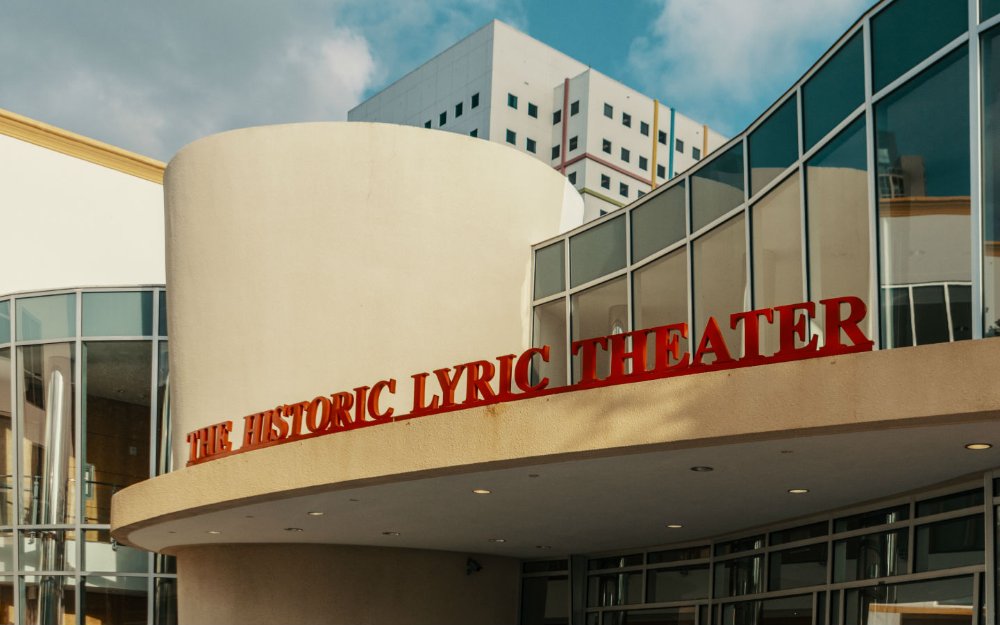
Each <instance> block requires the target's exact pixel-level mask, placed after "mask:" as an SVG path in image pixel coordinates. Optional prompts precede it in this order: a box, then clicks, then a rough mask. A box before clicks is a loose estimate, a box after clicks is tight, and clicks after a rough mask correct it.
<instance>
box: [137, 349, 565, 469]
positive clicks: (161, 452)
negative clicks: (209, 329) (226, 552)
mask: <svg viewBox="0 0 1000 625" xmlns="http://www.w3.org/2000/svg"><path fill="white" fill-rule="evenodd" d="M563 342H564V343H565V340H564V341H563ZM167 345H168V343H167V342H166V341H160V342H159V343H158V344H157V350H158V352H159V353H158V354H157V358H156V362H157V367H156V427H155V432H154V434H155V435H156V440H157V446H156V474H157V475H163V474H164V473H169V472H170V471H171V469H172V467H173V461H172V456H171V452H170V450H171V440H172V438H171V433H170V360H169V358H168V357H167V354H168V352H167Z"/></svg>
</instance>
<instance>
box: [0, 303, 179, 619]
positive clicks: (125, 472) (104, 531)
mask: <svg viewBox="0 0 1000 625" xmlns="http://www.w3.org/2000/svg"><path fill="white" fill-rule="evenodd" d="M166 356H167V334H166V297H165V294H164V292H163V290H162V289H156V288H145V289H143V288H127V289H125V288H123V289H107V290H96V289H94V290H72V291H62V292H49V293H39V294H25V295H19V296H16V297H9V298H6V299H2V300H0V437H2V442H3V452H2V454H0V469H2V470H0V475H2V482H0V622H2V623H23V624H25V625H28V624H38V625H54V624H59V625H63V624H66V623H80V624H84V623H86V624H91V623H93V624H99V623H147V622H148V623H163V624H169V623H175V622H176V607H175V606H176V592H175V588H176V580H175V570H174V566H173V561H172V560H173V559H172V558H169V557H161V556H157V557H155V558H154V557H153V555H152V554H149V553H146V552H143V551H139V550H136V549H132V548H129V547H125V546H123V545H119V544H118V543H116V542H115V541H114V540H113V539H112V538H111V531H110V525H109V523H110V512H111V497H112V496H113V495H114V494H115V493H116V492H118V491H119V490H121V489H123V488H126V487H127V486H129V485H132V484H135V483H137V482H140V481H142V480H145V479H148V478H150V477H152V476H154V475H157V474H158V473H162V472H165V471H167V470H169V468H170V466H169V453H168V452H169V441H166V444H165V445H164V441H163V440H162V438H163V436H162V434H163V433H164V432H167V431H169V401H168V400H167V394H168V389H169V376H168V372H167V358H166Z"/></svg>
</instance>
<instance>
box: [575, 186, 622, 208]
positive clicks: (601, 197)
mask: <svg viewBox="0 0 1000 625" xmlns="http://www.w3.org/2000/svg"><path fill="white" fill-rule="evenodd" d="M580 193H583V194H586V195H592V196H594V197H596V198H597V199H599V200H604V201H605V202H607V203H609V204H614V205H615V206H617V207H618V208H621V207H622V206H625V204H624V203H622V202H619V201H618V200H615V199H613V198H610V197H608V196H606V195H604V194H603V193H598V192H597V191H591V190H590V189H588V188H587V187H583V188H582V189H580Z"/></svg>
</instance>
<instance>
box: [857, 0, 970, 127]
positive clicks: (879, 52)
mask: <svg viewBox="0 0 1000 625" xmlns="http://www.w3.org/2000/svg"><path fill="white" fill-rule="evenodd" d="M968 10H969V7H968V4H966V3H965V2H954V1H953V2H941V0H896V1H895V2H892V3H890V4H889V6H887V7H886V8H885V10H883V11H882V12H880V13H879V14H878V15H876V16H875V17H874V18H873V19H872V59H873V64H874V67H873V68H872V70H873V81H874V86H875V89H874V90H875V91H878V90H879V89H881V88H882V87H884V86H886V85H888V84H889V83H890V82H892V81H893V80H896V79H897V78H899V77H900V76H902V75H903V74H905V73H906V72H907V70H909V69H910V68H911V67H913V66H914V65H917V64H918V63H920V62H921V61H923V60H924V59H926V58H927V57H928V56H930V55H931V54H932V53H934V52H936V51H937V50H938V49H939V48H941V47H942V46H943V45H945V44H946V43H948V42H949V41H951V40H952V39H954V38H955V37H958V36H959V35H961V34H962V33H963V32H965V31H966V30H967V29H968V26H969V13H968ZM966 108H968V107H966Z"/></svg>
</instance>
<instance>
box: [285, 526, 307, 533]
mask: <svg viewBox="0 0 1000 625" xmlns="http://www.w3.org/2000/svg"><path fill="white" fill-rule="evenodd" d="M285 531H286V532H301V531H304V530H303V529H302V528H301V527H286V528H285Z"/></svg>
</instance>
